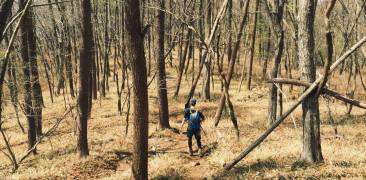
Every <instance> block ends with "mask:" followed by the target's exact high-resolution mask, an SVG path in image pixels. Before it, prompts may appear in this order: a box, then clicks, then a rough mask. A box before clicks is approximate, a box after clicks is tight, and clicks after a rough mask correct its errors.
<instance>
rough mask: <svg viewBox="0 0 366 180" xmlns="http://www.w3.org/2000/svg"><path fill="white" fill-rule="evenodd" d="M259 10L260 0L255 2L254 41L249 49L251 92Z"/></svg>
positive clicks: (249, 86)
mask: <svg viewBox="0 0 366 180" xmlns="http://www.w3.org/2000/svg"><path fill="white" fill-rule="evenodd" d="M258 8H259V0H256V1H255V14H254V20H253V30H252V39H251V41H250V49H249V70H248V71H249V72H248V81H247V89H248V90H250V88H251V84H252V73H253V58H254V49H255V36H256V32H257V17H258Z"/></svg>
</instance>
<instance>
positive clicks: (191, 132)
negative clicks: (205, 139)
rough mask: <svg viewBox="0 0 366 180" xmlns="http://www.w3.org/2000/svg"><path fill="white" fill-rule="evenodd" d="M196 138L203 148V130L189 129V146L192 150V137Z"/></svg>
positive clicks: (198, 144)
mask: <svg viewBox="0 0 366 180" xmlns="http://www.w3.org/2000/svg"><path fill="white" fill-rule="evenodd" d="M193 135H194V138H196V141H197V146H198V148H200V149H201V148H202V144H201V130H200V129H187V137H188V147H189V150H190V151H192V137H193Z"/></svg>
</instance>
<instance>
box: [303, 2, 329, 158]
mask: <svg viewBox="0 0 366 180" xmlns="http://www.w3.org/2000/svg"><path fill="white" fill-rule="evenodd" d="M315 10H316V1H315V0H303V1H299V16H298V17H299V19H298V20H299V37H300V38H299V42H298V43H299V66H300V71H301V80H304V81H308V82H311V83H312V82H314V81H315V76H316V64H315V57H314V43H315V42H314V41H315V40H314V19H315ZM302 110H303V114H302V122H303V151H302V155H301V159H302V160H303V161H305V162H308V163H314V162H320V161H323V155H322V152H321V144H320V117H319V102H318V99H317V97H316V96H315V93H313V94H312V95H310V96H308V97H307V98H305V100H304V101H303V103H302Z"/></svg>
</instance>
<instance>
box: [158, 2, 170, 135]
mask: <svg viewBox="0 0 366 180" xmlns="http://www.w3.org/2000/svg"><path fill="white" fill-rule="evenodd" d="M157 5H158V7H159V9H161V10H159V11H158V16H157V17H158V18H157V26H156V37H157V38H156V46H155V47H156V52H158V53H155V54H156V55H157V56H156V68H157V71H158V78H157V79H156V80H157V81H156V82H157V88H158V100H159V119H160V121H159V126H160V128H161V129H164V128H170V125H169V108H168V107H169V105H168V95H167V87H166V74H165V51H164V31H165V25H164V22H165V13H164V11H163V10H162V9H165V0H159V2H158V3H157Z"/></svg>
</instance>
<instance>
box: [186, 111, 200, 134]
mask: <svg viewBox="0 0 366 180" xmlns="http://www.w3.org/2000/svg"><path fill="white" fill-rule="evenodd" d="M200 122H201V117H200V114H199V113H198V110H195V112H192V110H190V114H189V118H188V125H189V126H188V127H189V128H190V129H200Z"/></svg>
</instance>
